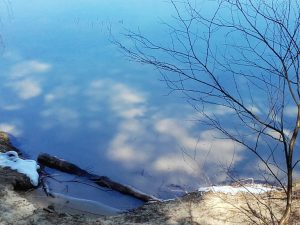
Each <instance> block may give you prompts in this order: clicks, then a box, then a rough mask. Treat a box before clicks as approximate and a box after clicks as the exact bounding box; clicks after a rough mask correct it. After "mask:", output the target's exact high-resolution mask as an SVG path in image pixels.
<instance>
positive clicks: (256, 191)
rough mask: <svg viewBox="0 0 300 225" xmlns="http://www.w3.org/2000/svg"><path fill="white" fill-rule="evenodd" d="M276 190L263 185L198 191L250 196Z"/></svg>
mask: <svg viewBox="0 0 300 225" xmlns="http://www.w3.org/2000/svg"><path fill="white" fill-rule="evenodd" d="M274 190H276V189H274V188H270V187H265V186H263V185H259V184H256V185H254V184H253V185H245V186H237V187H235V186H210V187H201V188H199V189H198V191H199V192H210V191H212V192H219V193H224V194H232V195H235V194H237V193H241V192H243V193H252V194H263V193H266V192H269V191H274Z"/></svg>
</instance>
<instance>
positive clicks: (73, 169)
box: [37, 154, 159, 202]
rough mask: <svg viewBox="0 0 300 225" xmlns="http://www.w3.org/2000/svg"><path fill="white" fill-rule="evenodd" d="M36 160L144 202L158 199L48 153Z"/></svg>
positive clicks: (43, 164)
mask: <svg viewBox="0 0 300 225" xmlns="http://www.w3.org/2000/svg"><path fill="white" fill-rule="evenodd" d="M37 161H38V163H39V164H40V165H42V166H46V167H49V168H52V169H56V170H59V171H62V172H65V173H69V174H73V175H76V176H79V177H85V178H87V179H89V180H90V181H92V182H94V183H95V184H97V185H99V186H101V187H105V188H109V189H111V190H114V191H117V192H120V193H122V194H125V195H129V196H132V197H134V198H136V199H139V200H142V201H144V202H149V201H159V199H157V198H155V197H153V196H150V195H146V194H144V193H141V192H139V191H137V190H135V189H134V188H131V187H129V186H126V185H123V184H120V183H118V182H115V181H113V180H111V179H109V178H108V177H106V176H98V175H95V174H91V173H89V172H87V171H86V170H83V169H81V168H80V167H78V166H76V165H75V164H73V163H70V162H67V161H65V160H62V159H59V158H57V157H55V156H51V155H49V154H40V155H39V156H38V159H37Z"/></svg>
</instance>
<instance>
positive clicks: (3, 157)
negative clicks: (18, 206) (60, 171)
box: [0, 151, 40, 186]
mask: <svg viewBox="0 0 300 225" xmlns="http://www.w3.org/2000/svg"><path fill="white" fill-rule="evenodd" d="M0 167H3V168H4V167H9V168H11V169H12V170H17V171H18V172H19V173H23V174H25V175H26V176H27V177H29V179H30V182H31V183H32V185H34V186H37V185H38V183H39V174H38V172H37V170H38V169H39V168H40V167H39V165H38V164H37V163H36V161H34V160H24V159H21V158H19V155H18V153H17V152H15V151H9V152H6V153H0Z"/></svg>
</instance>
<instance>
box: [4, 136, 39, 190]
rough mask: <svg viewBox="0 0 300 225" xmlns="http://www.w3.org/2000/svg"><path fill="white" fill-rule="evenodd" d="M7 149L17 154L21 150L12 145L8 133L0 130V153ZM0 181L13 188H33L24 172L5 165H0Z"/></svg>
mask: <svg viewBox="0 0 300 225" xmlns="http://www.w3.org/2000/svg"><path fill="white" fill-rule="evenodd" d="M8 151H15V152H17V153H18V154H19V155H20V154H21V151H20V150H19V149H17V148H16V147H14V146H13V144H12V143H11V141H10V138H9V135H8V134H7V133H5V132H2V131H0V153H5V152H8ZM0 182H1V183H8V184H11V185H13V187H14V189H15V190H22V191H27V190H29V189H32V188H34V186H33V185H32V183H31V182H30V179H29V178H28V177H27V176H26V175H25V174H22V173H19V172H17V171H15V170H12V169H10V168H7V167H5V168H1V167H0Z"/></svg>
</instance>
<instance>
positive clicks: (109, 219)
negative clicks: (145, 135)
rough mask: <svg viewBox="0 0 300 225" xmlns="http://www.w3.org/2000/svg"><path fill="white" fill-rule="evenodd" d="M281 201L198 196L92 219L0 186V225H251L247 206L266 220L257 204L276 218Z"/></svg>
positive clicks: (298, 214)
mask: <svg viewBox="0 0 300 225" xmlns="http://www.w3.org/2000/svg"><path fill="white" fill-rule="evenodd" d="M297 190H298V189H297ZM299 190H300V188H299ZM281 197H283V196H282V194H281V193H280V192H277V191H275V192H274V193H268V194H263V195H257V196H252V195H250V194H249V193H248V194H247V193H240V194H235V195H231V194H222V193H213V192H209V193H205V194H201V193H200V192H197V193H191V194H188V195H186V196H184V197H182V198H179V199H176V200H170V201H166V202H157V203H149V204H146V205H144V206H143V207H140V208H138V209H136V210H133V211H131V212H127V213H121V214H118V215H115V216H97V217H95V216H88V215H80V214H78V215H71V214H70V213H65V212H62V210H61V209H62V208H63V207H62V208H60V207H58V204H55V203H53V202H49V201H48V200H47V199H45V201H44V203H43V205H41V204H40V202H41V200H39V201H35V200H34V198H28V193H19V192H15V191H14V190H12V187H11V186H10V185H9V184H5V182H4V183H3V182H1V184H0V215H1V216H0V224H1V225H2V224H3V225H9V224H16V225H21V224H22V225H23V224H24V225H25V224H26V225H27V224H32V225H35V224H36V225H44V224H45V225H46V224H56V225H58V224H88V225H89V224H101V225H113V224H116V225H121V224H122V225H126V224H128V225H129V224H144V225H146V224H154V225H156V224H157V225H158V224H170V225H173V224H174V225H175V224H178V225H179V224H180V225H183V224H193V225H197V224H201V225H203V224H205V225H213V224H253V223H254V222H253V220H256V221H258V220H257V218H255V216H254V215H253V212H252V213H251V212H250V211H249V206H251V207H253V209H255V210H256V211H257V212H261V213H262V215H264V216H265V217H266V218H267V217H268V212H267V210H266V209H264V207H262V204H261V206H259V205H260V204H258V200H259V201H261V203H265V204H267V205H269V206H270V207H271V208H272V210H273V213H274V214H275V215H277V216H278V215H279V213H280V211H281V210H282V206H283V205H284V202H283V199H281ZM270 199H272V202H270ZM293 209H294V211H293V214H294V215H293V218H294V219H293V221H291V223H290V224H300V223H299V222H298V221H300V220H299V218H300V200H299V196H298V197H297V198H296V197H295V200H294V208H293ZM258 224H260V223H258Z"/></svg>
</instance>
